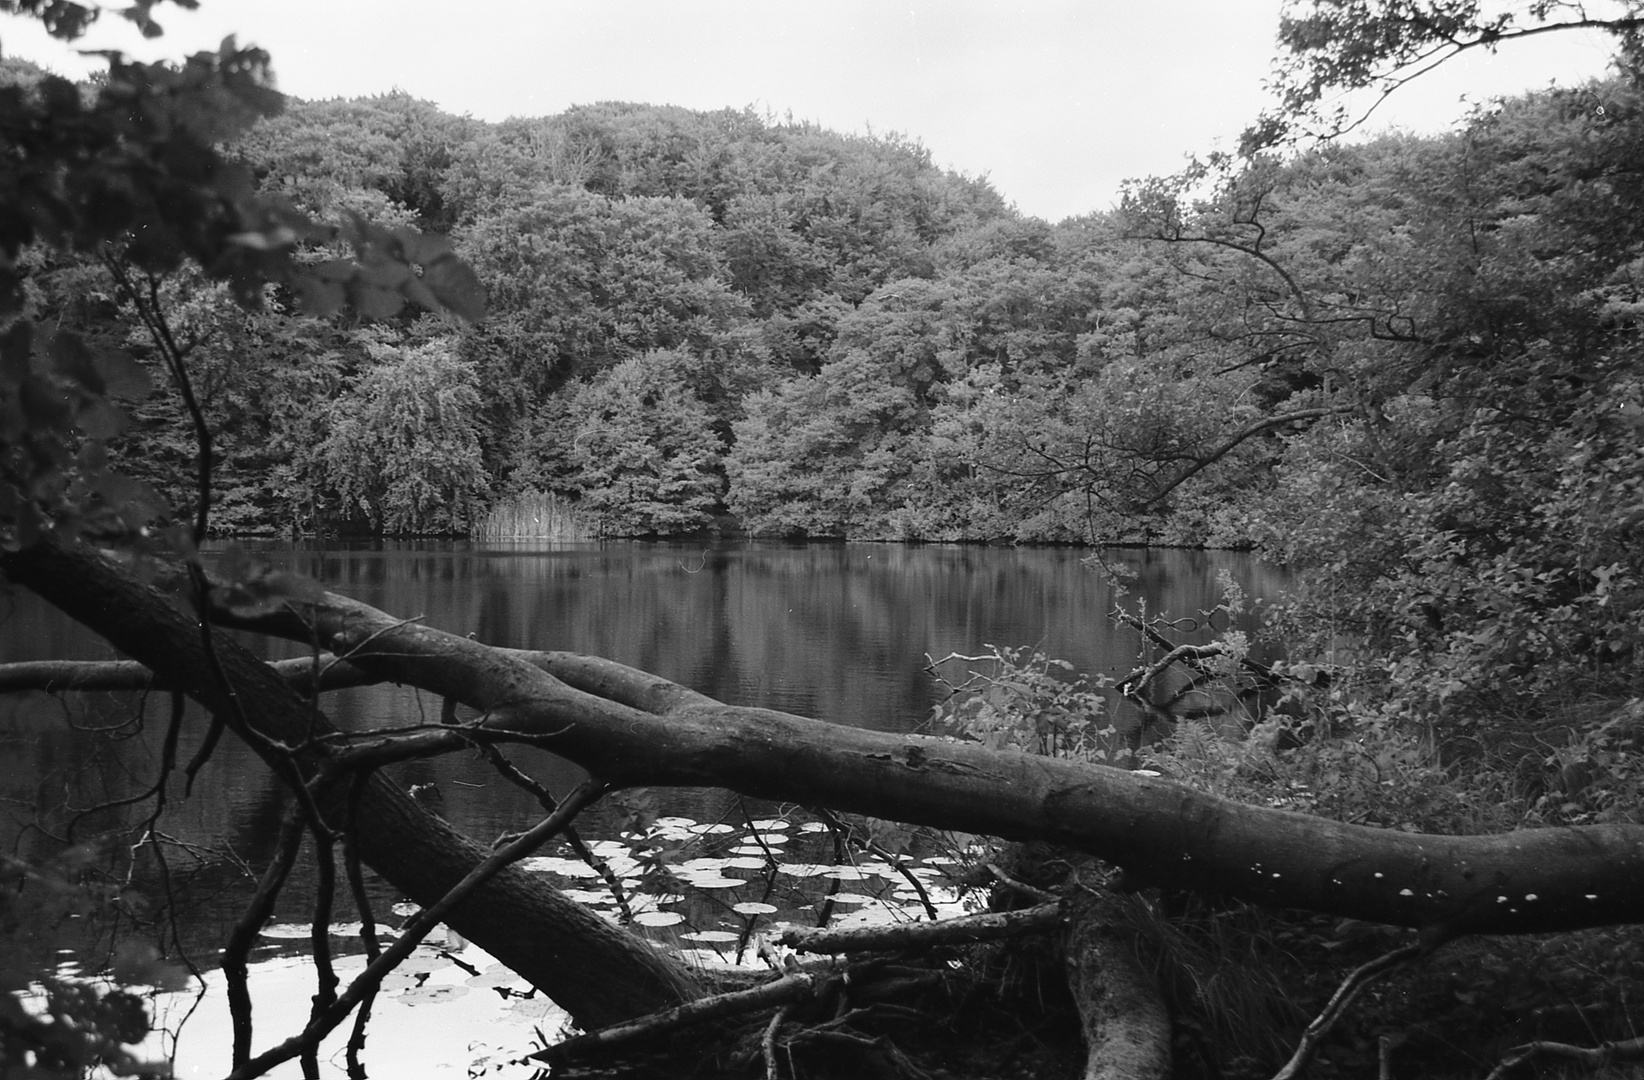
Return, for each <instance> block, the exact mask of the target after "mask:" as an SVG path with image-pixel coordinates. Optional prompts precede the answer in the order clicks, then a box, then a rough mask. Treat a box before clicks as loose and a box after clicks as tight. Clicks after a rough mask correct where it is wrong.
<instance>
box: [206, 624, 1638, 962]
mask: <svg viewBox="0 0 1644 1080" xmlns="http://www.w3.org/2000/svg"><path fill="white" fill-rule="evenodd" d="M299 606H300V607H301V609H302V610H301V615H300V616H299V614H298V611H297V607H299ZM213 618H214V619H218V620H220V621H222V622H224V623H225V624H229V625H236V626H240V627H243V628H246V629H252V630H258V631H261V632H264V633H270V634H276V635H280V636H285V637H289V638H291V639H293V640H297V641H305V642H306V641H313V640H318V641H319V643H320V644H321V646H322V647H324V648H327V649H329V650H330V651H332V652H333V653H335V654H336V655H337V656H340V657H344V658H346V659H347V661H348V662H349V663H351V664H353V665H355V666H357V667H359V668H360V669H362V670H364V671H367V672H371V673H373V674H375V675H377V676H378V677H380V678H383V679H388V680H392V681H395V682H403V683H408V684H410V685H414V686H418V687H421V688H422V689H425V690H429V691H431V692H433V693H437V694H441V695H444V696H447V697H453V698H456V699H458V700H460V701H462V702H464V703H465V704H467V705H470V706H472V707H473V708H475V709H478V710H480V713H481V716H480V717H479V718H478V719H477V720H475V721H474V722H473V724H472V725H470V726H467V727H463V726H460V725H459V726H455V727H449V726H448V727H436V726H430V728H429V729H427V730H426V731H424V732H419V733H414V734H412V735H408V736H404V737H403V741H402V743H401V748H402V749H407V748H414V747H417V746H418V745H419V744H420V745H421V747H422V749H423V750H424V751H425V752H427V753H437V752H442V751H445V750H449V749H452V748H454V747H457V746H460V745H463V740H465V739H466V738H469V737H471V733H472V732H476V731H480V732H486V733H490V734H508V733H515V734H520V735H528V736H532V737H536V738H543V737H548V738H550V739H551V747H550V748H551V749H552V750H553V751H554V752H555V753H557V754H560V755H561V756H563V757H565V758H568V759H570V760H571V761H574V762H577V763H578V764H580V765H582V766H583V767H585V768H587V769H589V770H590V771H591V772H593V773H595V774H596V775H598V776H600V777H602V778H604V779H606V780H608V781H610V782H611V783H613V784H617V785H660V786H668V785H676V786H708V787H726V788H730V789H732V790H735V791H738V792H741V793H742V794H745V795H750V796H755V797H760V798H769V799H774V800H778V801H790V802H798V803H801V804H806V805H817V806H829V807H834V808H837V809H841V810H847V811H853V812H856V813H862V814H868V815H872V816H874V817H883V818H889V819H893V820H898V821H904V822H910V823H913V824H923V825H931V826H935V827H939V828H947V829H958V830H962V831H966V832H975V833H983V834H987V835H992V836H998V837H1002V838H1005V839H1013V840H1045V841H1049V842H1052V843H1059V844H1063V845H1066V846H1068V847H1071V848H1074V849H1077V850H1080V851H1084V852H1088V853H1089V854H1092V855H1095V856H1096V857H1098V858H1101V859H1104V860H1106V861H1108V862H1110V863H1113V864H1116V865H1118V866H1121V867H1123V868H1124V869H1125V870H1126V872H1127V874H1128V875H1129V878H1130V880H1131V881H1132V882H1133V883H1134V884H1138V885H1161V886H1168V887H1171V888H1178V889H1188V890H1197V891H1206V892H1216V893H1223V894H1227V895H1230V896H1235V897H1239V898H1241V899H1245V900H1249V901H1251V902H1254V903H1258V904H1265V905H1268V906H1276V907H1292V908H1303V909H1307V910H1311V911H1316V912H1322V913H1325V914H1331V915H1339V916H1346V917H1350V918H1356V919H1362V920H1365V921H1367V922H1378V923H1385V924H1390V925H1396V926H1408V927H1414V928H1418V929H1422V930H1424V931H1427V932H1428V933H1429V934H1432V935H1435V936H1439V937H1454V936H1459V935H1462V934H1473V933H1493V934H1517V933H1541V932H1549V931H1558V930H1575V929H1581V928H1585V927H1591V926H1605V925H1616V924H1622V923H1633V922H1640V921H1644V826H1633V825H1593V826H1582V827H1568V828H1547V829H1526V830H1520V831H1517V832H1512V833H1504V834H1498V835H1489V836H1442V835H1433V834H1424V833H1407V832H1401V831H1396V830H1390V829H1375V828H1370V827H1367V826H1360V825H1349V824H1345V823H1343V822H1338V821H1331V820H1328V819H1325V818H1318V817H1311V816H1308V815H1305V814H1298V813H1293V812H1290V811H1284V810H1274V809H1269V808H1267V807H1259V806H1247V805H1244V804H1241V803H1237V802H1234V801H1232V800H1230V799H1224V798H1220V797H1218V796H1215V795H1209V794H1206V793H1204V792H1200V791H1195V790H1193V789H1192V788H1188V787H1185V786H1183V785H1181V784H1177V783H1174V782H1172V781H1169V780H1166V779H1163V778H1159V777H1154V776H1147V775H1143V774H1140V773H1135V772H1129V771H1126V770H1123V769H1115V768H1109V767H1106V766H1101V765H1092V764H1085V763H1080V762H1074V761H1068V760H1064V759H1056V758H1047V757H1041V756H1037V755H1025V754H1019V753H1012V752H1001V751H990V750H986V749H984V748H982V747H981V746H979V745H977V744H975V743H970V742H961V741H959V740H955V739H947V738H938V737H929V736H919V735H898V734H894V733H889V732H878V731H866V730H861V729H857V728H848V727H841V726H839V725H835V724H828V723H823V722H821V721H817V720H810V719H807V718H805V717H799V716H793V715H790V714H787V713H780V712H775V711H773V710H769V709H758V708H739V707H734V706H728V705H724V704H721V703H719V702H717V701H714V700H713V699H711V698H708V697H706V696H704V695H702V694H698V693H695V692H693V691H691V690H688V689H686V688H684V687H680V686H677V685H676V684H673V683H670V682H668V681H667V680H665V679H660V678H658V677H657V676H654V675H649V674H646V673H645V672H640V671H635V670H633V669H630V668H624V667H623V666H622V665H619V664H615V663H612V662H610V661H605V660H594V659H590V658H581V657H572V656H569V655H568V654H552V655H551V656H549V655H546V654H543V655H538V656H535V657H533V656H531V655H530V654H523V653H519V652H513V651H509V650H502V649H496V648H492V647H489V646H486V645H483V644H480V643H479V642H475V641H471V640H468V639H466V638H463V637H459V636H457V635H454V634H449V633H445V632H442V631H439V630H436V629H433V628H431V627H427V626H423V625H420V624H414V623H406V622H403V621H401V620H396V619H393V618H391V617H390V616H388V615H386V614H384V613H382V612H380V611H377V610H376V609H374V608H371V607H369V606H367V605H364V604H361V603H358V602H357V601H353V600H350V599H348V598H347V597H343V596H338V595H336V594H334V593H325V594H323V596H317V597H315V598H313V599H310V600H303V601H301V602H298V603H297V604H296V605H294V606H291V607H288V608H287V609H286V610H284V611H277V612H270V611H268V610H267V609H266V608H264V609H260V610H258V611H254V612H250V613H247V612H244V611H242V612H238V613H237V612H235V611H233V610H230V609H228V608H226V607H223V608H218V609H214V611H213ZM539 665H540V666H539ZM556 675H557V676H559V677H555V676H556Z"/></svg>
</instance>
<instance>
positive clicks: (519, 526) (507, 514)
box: [472, 491, 596, 541]
mask: <svg viewBox="0 0 1644 1080" xmlns="http://www.w3.org/2000/svg"><path fill="white" fill-rule="evenodd" d="M472 533H473V537H474V539H475V540H561V541H581V540H593V539H595V537H596V533H595V530H594V529H593V527H592V526H591V525H590V524H589V523H588V522H587V521H586V520H584V518H583V517H582V515H581V514H579V513H578V512H577V508H576V506H575V504H573V503H572V502H571V501H570V500H568V499H563V498H561V497H559V496H558V495H553V494H550V493H547V492H541V491H525V492H521V493H520V494H518V495H513V496H510V497H508V498H506V499H502V500H499V501H498V502H497V503H496V504H495V505H493V506H492V507H491V509H490V510H489V511H488V512H487V513H486V514H485V515H484V516H483V517H481V518H479V519H478V520H477V521H475V523H474V527H473V530H472Z"/></svg>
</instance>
